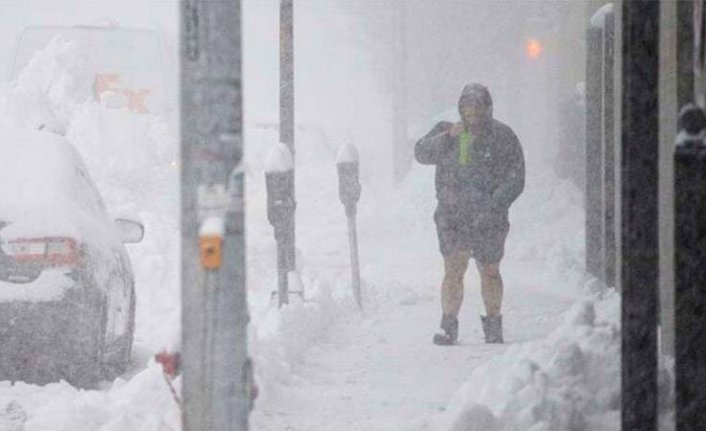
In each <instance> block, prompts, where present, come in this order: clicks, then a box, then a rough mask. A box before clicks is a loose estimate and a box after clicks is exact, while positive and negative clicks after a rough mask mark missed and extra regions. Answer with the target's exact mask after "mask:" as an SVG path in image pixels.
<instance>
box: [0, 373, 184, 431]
mask: <svg viewBox="0 0 706 431" xmlns="http://www.w3.org/2000/svg"><path fill="white" fill-rule="evenodd" d="M176 383H177V385H178V383H179V382H178V381H177V382H176ZM12 405H14V406H15V412H14V417H20V418H22V417H24V418H25V420H19V419H18V420H17V421H16V422H14V421H12V419H10V418H8V417H9V415H3V414H1V413H0V425H5V424H4V423H3V421H5V422H7V423H8V425H10V424H13V423H15V424H16V425H17V426H18V428H17V429H18V430H23V431H74V430H95V431H117V430H120V431H123V430H138V431H142V430H144V431H148V430H149V431H175V430H179V429H180V428H181V425H180V420H181V419H180V415H179V412H178V409H177V408H176V404H175V401H174V399H173V398H172V395H171V392H170V391H169V389H168V387H167V385H166V384H165V383H164V378H163V376H162V371H161V367H160V366H159V365H158V364H156V363H155V362H150V363H149V365H148V366H147V368H146V369H145V370H143V371H141V372H140V373H139V374H137V375H135V376H134V377H132V378H131V379H130V380H129V381H125V380H121V379H118V380H116V381H115V382H113V383H112V384H111V385H109V386H108V387H106V388H105V390H103V391H83V390H78V389H76V388H74V387H72V386H71V385H69V384H68V383H66V382H59V383H52V384H49V385H46V386H43V387H40V386H35V385H27V384H24V383H16V384H14V385H11V384H10V382H0V410H3V409H5V410H7V409H6V406H12ZM18 411H19V412H20V413H18ZM22 422H24V427H22V426H21V424H22ZM0 429H3V430H4V428H0ZM10 429H12V428H10Z"/></svg>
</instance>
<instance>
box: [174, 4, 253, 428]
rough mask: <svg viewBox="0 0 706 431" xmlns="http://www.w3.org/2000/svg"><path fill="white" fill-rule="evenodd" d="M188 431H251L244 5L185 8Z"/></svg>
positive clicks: (184, 311)
mask: <svg viewBox="0 0 706 431" xmlns="http://www.w3.org/2000/svg"><path fill="white" fill-rule="evenodd" d="M180 6H181V86H182V91H181V109H182V111H181V113H182V115H181V160H182V164H181V200H182V203H181V205H182V209H181V210H182V224H181V235H182V238H181V239H182V282H181V283H182V286H181V293H182V360H183V387H182V394H183V401H184V403H183V426H184V430H185V431H201V430H210V431H226V430H227V431H247V429H248V415H249V411H250V408H251V387H252V386H251V379H252V369H251V364H250V361H249V360H248V354H247V324H248V311H247V298H246V287H245V241H244V236H243V228H244V225H243V210H244V202H243V192H244V178H243V172H242V169H239V164H240V162H241V159H242V151H243V146H242V136H243V134H242V82H241V30H240V29H241V27H240V20H241V15H240V14H241V9H240V0H219V1H209V0H181V3H180Z"/></svg>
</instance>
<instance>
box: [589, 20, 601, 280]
mask: <svg viewBox="0 0 706 431" xmlns="http://www.w3.org/2000/svg"><path fill="white" fill-rule="evenodd" d="M602 33H603V32H602V30H601V28H600V27H595V26H593V25H591V26H589V28H588V30H587V32H586V202H585V207H586V271H587V272H588V273H589V274H591V275H593V276H595V277H602V272H603V263H602V262H601V261H602V257H603V252H602V248H603V247H602V240H601V237H602V235H601V234H602V232H601V224H602V218H603V211H602V208H601V207H602V201H601V197H602V190H601V176H602V166H601V161H602V160H601V159H602V154H601V153H602V152H603V147H602V130H603V122H602V119H603V117H602V103H603V100H602V99H603V98H602V91H603V90H602V88H603V73H602V66H601V63H602V51H603V44H602V38H603V35H602Z"/></svg>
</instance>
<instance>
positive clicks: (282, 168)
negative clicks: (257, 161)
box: [265, 144, 296, 306]
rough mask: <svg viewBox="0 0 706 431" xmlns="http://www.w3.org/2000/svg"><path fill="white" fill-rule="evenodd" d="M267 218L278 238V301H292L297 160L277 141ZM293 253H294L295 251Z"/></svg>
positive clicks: (269, 168) (269, 170)
mask: <svg viewBox="0 0 706 431" xmlns="http://www.w3.org/2000/svg"><path fill="white" fill-rule="evenodd" d="M265 183H266V186H267V219H268V220H269V222H270V224H271V225H272V227H274V229H275V240H276V241H277V280H278V295H279V305H280V306H282V305H284V304H288V303H289V288H288V281H287V273H288V272H289V270H290V269H293V268H290V267H291V266H293V265H291V262H290V258H289V257H288V256H289V255H290V249H293V248H294V244H293V242H294V238H292V235H291V232H293V231H294V229H292V225H293V224H294V211H295V209H296V202H295V201H294V161H293V158H292V153H291V152H290V151H289V148H287V146H286V145H285V144H278V145H276V146H275V147H274V148H273V149H272V151H270V154H269V155H268V157H267V165H266V167H265ZM292 254H293V253H292Z"/></svg>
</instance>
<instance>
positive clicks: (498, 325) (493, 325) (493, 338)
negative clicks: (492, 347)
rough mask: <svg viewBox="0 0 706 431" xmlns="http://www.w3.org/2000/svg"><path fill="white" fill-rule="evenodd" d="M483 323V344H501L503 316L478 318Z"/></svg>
mask: <svg viewBox="0 0 706 431" xmlns="http://www.w3.org/2000/svg"><path fill="white" fill-rule="evenodd" d="M480 319H481V322H483V333H484V334H485V342H486V343H489V344H502V343H503V316H501V315H499V314H498V315H496V316H480Z"/></svg>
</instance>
